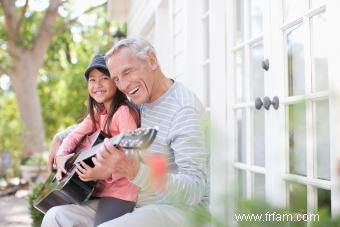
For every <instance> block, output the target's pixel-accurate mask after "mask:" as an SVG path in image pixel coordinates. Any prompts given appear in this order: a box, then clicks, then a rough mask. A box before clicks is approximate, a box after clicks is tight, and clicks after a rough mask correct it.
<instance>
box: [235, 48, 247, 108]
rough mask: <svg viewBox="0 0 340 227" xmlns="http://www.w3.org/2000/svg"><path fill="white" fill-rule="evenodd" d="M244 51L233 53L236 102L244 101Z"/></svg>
mask: <svg viewBox="0 0 340 227" xmlns="http://www.w3.org/2000/svg"><path fill="white" fill-rule="evenodd" d="M244 86H245V75H244V51H243V49H242V50H239V51H237V52H236V53H235V98H236V102H244V101H245V87H244Z"/></svg>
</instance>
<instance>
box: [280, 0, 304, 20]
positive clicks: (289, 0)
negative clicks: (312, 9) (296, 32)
mask: <svg viewBox="0 0 340 227" xmlns="http://www.w3.org/2000/svg"><path fill="white" fill-rule="evenodd" d="M307 1H308V0H298V1H296V0H284V1H283V2H284V15H285V21H289V20H292V19H295V18H297V17H299V16H302V14H303V13H304V12H305V10H306V6H307Z"/></svg>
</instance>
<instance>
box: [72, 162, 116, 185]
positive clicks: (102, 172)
mask: <svg viewBox="0 0 340 227" xmlns="http://www.w3.org/2000/svg"><path fill="white" fill-rule="evenodd" d="M94 159H95V158H94V157H93V158H92V161H94ZM76 166H77V168H76V172H77V174H78V176H79V178H80V179H81V180H82V181H95V180H106V179H108V178H110V177H111V176H112V172H111V170H110V169H108V168H103V167H102V166H97V165H96V166H94V167H90V166H89V165H87V164H86V163H85V162H83V161H81V162H80V164H79V163H77V164H76Z"/></svg>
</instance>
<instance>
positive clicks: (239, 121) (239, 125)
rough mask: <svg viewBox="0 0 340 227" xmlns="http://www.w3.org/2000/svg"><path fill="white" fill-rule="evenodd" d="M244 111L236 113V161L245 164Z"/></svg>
mask: <svg viewBox="0 0 340 227" xmlns="http://www.w3.org/2000/svg"><path fill="white" fill-rule="evenodd" d="M246 129H247V128H246V111H245V110H242V109H240V110H237V111H236V137H237V138H236V141H237V161H238V162H244V163H245V162H246Z"/></svg>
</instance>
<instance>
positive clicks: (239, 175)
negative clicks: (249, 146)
mask: <svg viewBox="0 0 340 227" xmlns="http://www.w3.org/2000/svg"><path fill="white" fill-rule="evenodd" d="M236 182H237V192H236V193H237V197H238V198H243V199H245V198H247V178H246V171H245V170H240V169H238V170H236Z"/></svg>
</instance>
